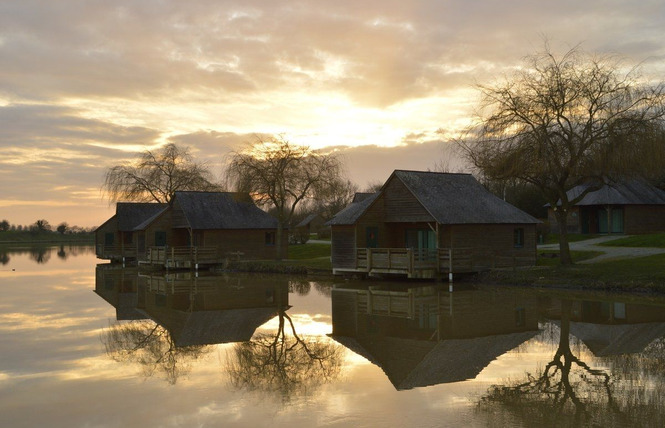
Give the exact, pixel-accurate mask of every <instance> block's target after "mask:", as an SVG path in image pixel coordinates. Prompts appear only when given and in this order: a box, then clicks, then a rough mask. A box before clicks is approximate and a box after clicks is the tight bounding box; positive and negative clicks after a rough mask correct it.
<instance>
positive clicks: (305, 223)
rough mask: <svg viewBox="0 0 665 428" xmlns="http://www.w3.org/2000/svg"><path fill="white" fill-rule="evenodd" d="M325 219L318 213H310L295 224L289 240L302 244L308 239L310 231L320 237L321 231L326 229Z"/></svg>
mask: <svg viewBox="0 0 665 428" xmlns="http://www.w3.org/2000/svg"><path fill="white" fill-rule="evenodd" d="M325 223H326V221H325V220H324V219H323V217H321V215H320V214H310V215H308V216H307V217H305V218H304V219H303V220H302V221H301V222H300V223H298V224H297V225H296V227H295V228H294V229H293V233H292V234H291V239H290V240H291V242H292V243H295V244H300V243H302V244H304V243H306V242H307V241H308V240H309V237H310V235H311V234H312V233H316V234H317V237H319V238H321V237H322V236H321V235H322V232H323V231H324V230H327V229H328V227H327V226H326V225H325Z"/></svg>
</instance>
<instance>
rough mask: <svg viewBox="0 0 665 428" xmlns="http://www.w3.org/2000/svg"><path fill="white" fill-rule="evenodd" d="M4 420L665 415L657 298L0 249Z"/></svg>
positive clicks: (564, 421) (334, 421)
mask: <svg viewBox="0 0 665 428" xmlns="http://www.w3.org/2000/svg"><path fill="white" fill-rule="evenodd" d="M0 292H1V293H2V299H0V346H1V348H0V349H1V353H0V415H1V417H0V421H1V422H0V425H1V426H7V427H38V426H48V427H152V426H159V427H172V426H178V427H179V426H183V427H191V426H199V427H208V426H210V427H212V426H215V427H217V426H237V427H255V426H278V427H281V426H285V427H286V426H288V427H312V426H325V427H346V426H353V427H370V426H371V427H374V426H378V427H403V426H412V427H438V426H444V427H445V426H451V427H457V426H464V427H486V426H489V427H493V426H496V427H504V426H515V427H520V426H665V409H664V408H663V406H664V405H665V395H664V392H665V340H664V336H665V300H663V299H647V298H635V297H633V298H629V299H627V298H625V297H623V298H622V297H617V296H603V297H600V296H598V295H592V294H584V293H563V292H544V291H531V290H524V289H512V288H505V287H504V288H491V287H481V286H473V287H472V286H468V285H467V286H464V287H462V286H455V288H454V290H453V291H450V290H449V288H448V285H447V284H446V285H444V286H442V287H437V286H433V284H432V283H427V282H424V283H392V284H391V283H385V282H375V281H372V282H345V281H339V282H336V283H333V282H314V281H309V280H306V279H297V278H295V279H294V278H287V277H283V276H260V275H223V276H217V277H211V276H204V275H201V276H199V277H198V278H195V277H192V276H191V275H189V274H179V275H169V276H164V275H152V276H151V275H148V274H143V273H141V274H139V272H138V271H137V270H136V269H131V268H127V269H122V268H120V267H116V266H111V265H98V260H96V259H95V257H94V254H93V251H92V249H91V248H80V247H79V248H76V247H64V248H51V249H48V250H43V249H42V250H17V251H3V252H1V253H0Z"/></svg>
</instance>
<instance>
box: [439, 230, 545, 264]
mask: <svg viewBox="0 0 665 428" xmlns="http://www.w3.org/2000/svg"><path fill="white" fill-rule="evenodd" d="M439 227H440V241H439V247H440V248H450V247H452V248H453V249H455V248H472V249H473V256H474V264H476V265H481V266H487V267H489V268H492V267H510V266H513V265H514V264H515V263H516V264H517V265H518V266H530V265H534V264H535V263H536V225H535V224H476V225H472V224H471V225H447V226H439ZM517 228H522V229H524V245H523V246H522V247H521V248H516V247H515V245H514V236H515V235H514V233H515V229H517Z"/></svg>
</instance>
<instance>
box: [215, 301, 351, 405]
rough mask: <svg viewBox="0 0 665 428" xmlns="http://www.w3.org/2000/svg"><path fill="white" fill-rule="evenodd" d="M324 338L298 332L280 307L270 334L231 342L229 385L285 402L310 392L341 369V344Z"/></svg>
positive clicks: (260, 334) (228, 366)
mask: <svg viewBox="0 0 665 428" xmlns="http://www.w3.org/2000/svg"><path fill="white" fill-rule="evenodd" d="M287 324H288V326H287ZM287 328H288V330H290V334H289V332H287V331H286V330H287ZM326 339H327V338H321V337H309V338H306V337H301V336H299V335H298V334H297V333H296V329H295V326H294V324H293V321H292V320H291V318H290V317H289V316H288V315H287V314H286V312H285V311H284V310H280V311H279V327H278V329H277V332H276V333H275V334H274V335H271V334H266V333H259V334H256V335H254V337H253V338H252V340H250V341H249V342H243V343H237V344H236V345H234V347H233V350H232V351H231V355H230V356H229V358H228V361H227V371H228V373H229V375H230V379H231V385H232V386H233V387H235V388H237V389H246V390H250V391H263V392H266V393H269V394H277V395H278V396H279V397H280V399H281V400H282V401H283V402H285V403H286V402H288V401H289V400H290V399H291V398H292V397H294V396H298V395H302V394H308V393H311V392H312V391H314V390H315V389H316V388H317V387H319V386H320V385H323V384H325V383H327V382H330V381H332V380H334V379H335V378H336V377H337V376H339V373H340V370H341V364H342V356H343V348H341V347H340V346H338V345H336V344H335V343H334V342H331V341H329V340H326Z"/></svg>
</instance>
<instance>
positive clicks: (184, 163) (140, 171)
mask: <svg viewBox="0 0 665 428" xmlns="http://www.w3.org/2000/svg"><path fill="white" fill-rule="evenodd" d="M102 190H103V191H104V192H105V194H106V197H107V198H108V199H109V201H110V202H117V201H120V200H125V201H135V202H150V201H154V202H160V203H168V202H170V201H171V198H173V195H174V193H175V192H176V191H178V190H183V191H184V190H200V191H217V190H219V186H218V185H216V184H214V183H213V182H212V174H211V173H210V171H208V169H207V168H206V167H205V166H204V165H203V164H200V163H197V162H195V161H194V160H193V158H192V156H191V154H190V153H189V148H188V147H181V146H178V145H176V144H173V143H170V144H167V145H165V146H164V147H162V148H161V149H159V150H158V151H150V150H146V151H145V152H143V153H142V154H141V156H140V158H139V159H138V160H137V161H135V162H132V163H129V164H126V165H117V166H114V167H112V168H110V169H109V170H108V171H107V172H106V177H105V178H104V184H103V185H102Z"/></svg>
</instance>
